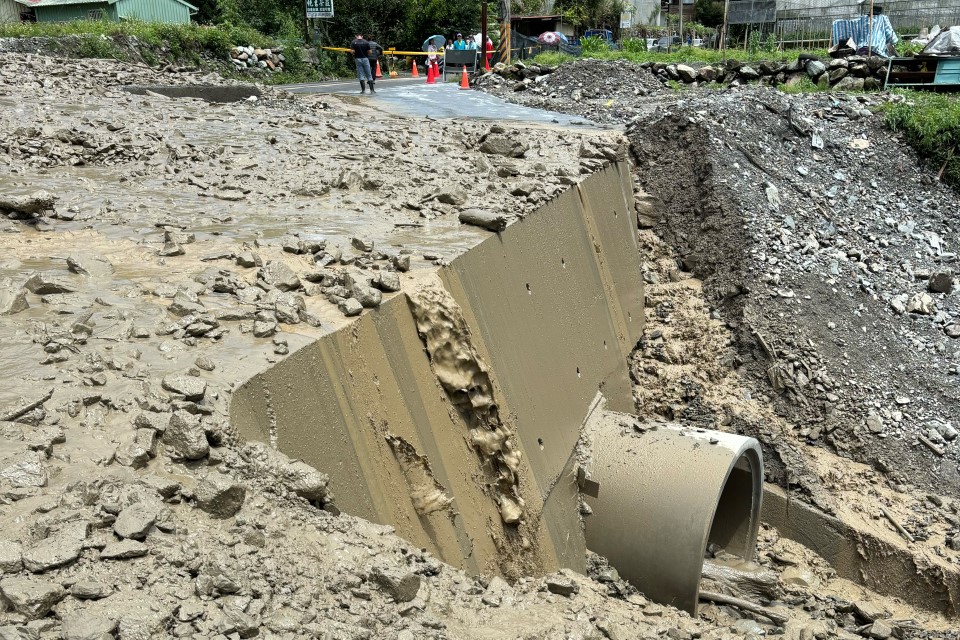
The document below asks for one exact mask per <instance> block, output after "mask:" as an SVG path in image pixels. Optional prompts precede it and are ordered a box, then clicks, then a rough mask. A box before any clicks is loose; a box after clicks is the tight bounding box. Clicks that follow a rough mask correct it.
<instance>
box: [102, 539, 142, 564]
mask: <svg viewBox="0 0 960 640" xmlns="http://www.w3.org/2000/svg"><path fill="white" fill-rule="evenodd" d="M148 553H150V548H149V547H148V546H147V545H145V544H143V543H142V542H137V541H136V540H121V541H120V542H111V543H110V544H108V545H107V546H105V547H104V548H103V551H101V552H100V559H101V560H129V559H131V558H140V557H142V556H145V555H147V554H148Z"/></svg>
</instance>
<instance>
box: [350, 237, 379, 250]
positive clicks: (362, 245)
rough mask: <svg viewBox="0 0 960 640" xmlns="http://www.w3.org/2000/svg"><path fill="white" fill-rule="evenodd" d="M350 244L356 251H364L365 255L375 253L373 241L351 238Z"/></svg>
mask: <svg viewBox="0 0 960 640" xmlns="http://www.w3.org/2000/svg"><path fill="white" fill-rule="evenodd" d="M350 244H351V245H352V246H353V248H354V249H357V250H359V251H363V252H364V253H370V252H371V251H373V247H374V242H373V240H366V239H363V238H350Z"/></svg>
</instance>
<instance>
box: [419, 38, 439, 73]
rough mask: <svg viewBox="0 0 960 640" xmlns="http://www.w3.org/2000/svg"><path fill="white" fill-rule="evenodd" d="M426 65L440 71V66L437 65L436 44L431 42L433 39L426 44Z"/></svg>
mask: <svg viewBox="0 0 960 640" xmlns="http://www.w3.org/2000/svg"><path fill="white" fill-rule="evenodd" d="M414 64H416V63H414ZM427 67H433V68H434V70H435V71H438V72H439V71H440V67H438V66H437V45H435V44H433V40H431V41H430V44H429V45H427Z"/></svg>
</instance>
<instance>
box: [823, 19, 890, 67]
mask: <svg viewBox="0 0 960 640" xmlns="http://www.w3.org/2000/svg"><path fill="white" fill-rule="evenodd" d="M847 40H853V41H854V42H855V43H856V45H857V50H858V51H859V50H860V49H867V48H868V47H870V48H872V49H873V53H874V54H876V55H878V56H883V57H889V46H888V45H892V44H896V43H897V42H898V40H899V38H897V34H896V33H895V32H894V31H893V27H892V26H890V19H889V18H888V17H887V16H884V15H880V16H873V35H872V37H871V34H870V16H860V17H858V18H852V19H849V20H834V21H833V38H832V41H831V44H833V45H837V44H843V43H845V42H846V41H847ZM871 41H872V42H871Z"/></svg>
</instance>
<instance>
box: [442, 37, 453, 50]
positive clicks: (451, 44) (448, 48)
mask: <svg viewBox="0 0 960 640" xmlns="http://www.w3.org/2000/svg"><path fill="white" fill-rule="evenodd" d="M444 49H446V50H447V51H450V50H451V49H453V40H451V39H450V38H447V46H445V47H444Z"/></svg>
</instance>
